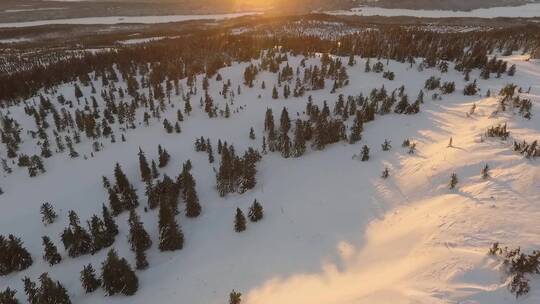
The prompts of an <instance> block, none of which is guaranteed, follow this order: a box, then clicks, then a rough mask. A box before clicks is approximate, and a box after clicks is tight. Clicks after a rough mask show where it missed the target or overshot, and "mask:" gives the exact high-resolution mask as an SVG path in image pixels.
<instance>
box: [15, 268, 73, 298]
mask: <svg viewBox="0 0 540 304" xmlns="http://www.w3.org/2000/svg"><path fill="white" fill-rule="evenodd" d="M23 282H24V291H25V293H26V295H27V297H28V302H29V303H30V304H71V300H70V298H69V295H68V293H67V290H66V289H65V288H64V286H63V285H62V284H60V282H58V281H56V282H54V281H53V280H52V279H51V278H50V277H49V275H48V274H47V273H46V272H45V273H43V274H41V275H40V276H39V283H40V286H39V288H37V286H36V283H34V282H32V281H31V280H30V279H29V278H28V277H25V278H24V279H23Z"/></svg>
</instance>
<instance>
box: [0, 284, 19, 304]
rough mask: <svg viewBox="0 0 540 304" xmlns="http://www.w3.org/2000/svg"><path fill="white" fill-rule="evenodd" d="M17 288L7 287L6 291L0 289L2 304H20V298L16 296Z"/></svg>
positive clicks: (0, 301)
mask: <svg viewBox="0 0 540 304" xmlns="http://www.w3.org/2000/svg"><path fill="white" fill-rule="evenodd" d="M16 293H17V291H16V290H13V289H10V288H9V287H7V288H6V289H5V290H4V291H0V303H2V304H19V300H17V298H16V297H15V294H16Z"/></svg>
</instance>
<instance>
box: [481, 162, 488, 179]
mask: <svg viewBox="0 0 540 304" xmlns="http://www.w3.org/2000/svg"><path fill="white" fill-rule="evenodd" d="M482 178H483V179H487V178H489V166H488V164H486V165H485V166H484V168H483V169H482Z"/></svg>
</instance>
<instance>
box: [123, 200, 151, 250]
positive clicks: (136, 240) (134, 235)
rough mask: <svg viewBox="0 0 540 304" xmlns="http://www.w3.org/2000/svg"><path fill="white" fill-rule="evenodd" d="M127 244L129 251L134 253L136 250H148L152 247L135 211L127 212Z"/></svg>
mask: <svg viewBox="0 0 540 304" xmlns="http://www.w3.org/2000/svg"><path fill="white" fill-rule="evenodd" d="M128 223H129V239H128V241H129V244H130V245H131V250H132V251H133V252H136V251H137V250H142V251H145V250H148V249H149V248H150V247H151V246H152V240H151V239H150V235H149V234H148V232H146V230H145V229H144V225H143V223H142V222H141V219H140V218H139V215H138V214H137V212H136V211H135V210H130V212H129V220H128Z"/></svg>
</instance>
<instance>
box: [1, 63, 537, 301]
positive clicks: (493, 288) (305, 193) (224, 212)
mask: <svg viewBox="0 0 540 304" xmlns="http://www.w3.org/2000/svg"><path fill="white" fill-rule="evenodd" d="M300 59H301V58H295V57H292V56H291V57H290V58H289V62H290V64H291V66H293V69H295V68H296V66H297V65H298V63H299V61H300ZM507 59H508V60H510V61H512V62H514V63H516V64H517V65H518V72H517V74H516V76H514V77H513V78H511V77H508V76H503V77H502V78H500V79H495V78H492V79H490V80H479V85H480V87H481V88H482V93H485V92H486V91H487V89H488V88H490V89H491V91H492V92H494V93H496V92H498V90H499V89H500V88H501V87H503V86H504V85H505V84H506V83H509V82H514V83H516V84H518V85H520V86H522V87H523V88H524V89H525V90H526V89H527V88H528V87H529V86H532V90H531V93H530V96H529V97H530V98H532V100H533V101H534V103H535V104H534V106H533V110H532V112H533V118H532V119H531V120H530V121H528V120H525V119H523V118H521V117H520V116H519V115H512V114H511V113H509V112H505V113H501V114H499V115H497V116H496V117H491V113H492V112H493V111H494V110H495V109H496V106H497V105H496V104H497V101H496V99H495V98H483V97H479V96H477V97H465V96H463V95H462V93H461V91H462V89H463V86H464V84H465V82H464V81H463V79H462V78H463V77H462V75H461V74H460V73H458V72H456V71H455V70H454V69H453V68H450V69H449V72H448V73H447V74H440V73H439V72H438V71H437V70H433V69H426V70H424V71H422V72H418V71H417V69H416V68H415V67H413V68H409V65H408V64H401V63H396V62H392V61H390V65H389V69H390V70H392V71H393V72H395V73H396V80H394V81H388V80H386V79H383V78H382V77H381V74H375V73H364V62H365V61H364V60H363V59H362V60H360V59H358V61H359V62H358V64H357V65H356V66H354V67H348V74H349V76H350V85H349V86H347V87H345V88H343V89H341V90H339V91H338V92H337V93H336V94H331V93H329V89H328V87H331V84H330V83H327V89H325V90H322V91H313V92H308V93H307V95H309V94H311V95H312V96H313V100H314V103H316V104H318V105H322V103H323V101H324V100H327V101H328V103H329V105H330V106H331V107H332V105H333V103H334V101H335V100H337V95H338V94H340V93H341V94H344V95H345V96H347V95H357V94H359V93H363V94H364V95H368V94H369V92H370V91H371V89H373V88H379V87H380V86H381V85H382V84H384V85H385V87H386V88H387V90H388V91H391V90H393V89H396V88H398V87H399V86H401V85H402V84H404V85H405V87H406V92H407V93H408V94H409V96H410V98H411V99H412V98H414V97H415V96H416V95H417V93H418V91H419V90H420V89H421V88H423V85H424V81H425V80H426V79H427V78H428V77H430V76H432V75H438V76H440V77H442V80H443V81H447V80H454V81H456V93H454V94H451V95H445V96H444V97H443V99H442V100H440V101H432V100H431V98H430V96H429V95H430V94H426V98H425V100H426V102H425V104H424V105H422V108H421V112H420V113H419V114H417V115H410V116H409V115H397V114H390V115H386V116H382V117H377V118H376V120H375V121H373V122H370V123H367V124H366V125H365V126H364V133H363V139H362V141H361V142H359V143H357V144H355V145H349V144H346V143H338V144H334V145H332V146H329V147H328V148H327V149H325V150H324V151H312V150H310V149H308V152H307V153H306V155H304V156H303V157H301V158H299V159H283V158H281V156H279V154H277V153H269V154H267V155H265V156H264V157H263V160H262V162H261V164H260V165H259V166H258V170H259V173H258V174H257V179H258V184H257V186H256V187H255V189H253V190H251V191H248V192H247V193H245V194H243V195H229V196H227V197H226V198H220V197H219V196H218V194H217V192H216V191H215V174H214V172H213V170H212V166H211V165H209V164H208V161H207V155H206V154H205V153H198V152H195V151H194V149H193V141H194V139H195V138H196V137H200V136H204V137H210V138H211V139H212V141H213V144H215V143H216V142H217V139H222V140H227V142H229V143H233V144H234V145H235V147H236V148H237V150H238V151H244V149H246V148H247V147H250V146H253V147H256V148H260V146H261V144H262V134H263V130H264V126H263V121H264V112H265V110H266V108H267V107H271V108H272V109H273V112H274V116H275V118H276V120H277V119H279V113H280V112H281V109H282V108H283V107H284V106H285V107H287V108H288V111H289V114H290V116H291V119H295V118H296V115H297V114H296V113H297V112H298V113H299V115H301V116H302V112H303V111H304V110H305V102H306V99H307V97H304V98H289V99H287V100H284V99H279V100H273V99H271V88H272V87H273V85H274V84H275V82H276V79H275V78H276V76H275V74H270V73H267V72H263V73H260V74H259V75H258V76H257V81H256V83H255V87H254V88H251V89H250V88H247V87H245V86H242V94H241V95H237V96H236V98H235V101H234V105H233V106H232V109H238V110H239V111H238V112H236V111H233V113H232V117H231V118H230V119H224V118H215V119H208V117H207V115H206V113H204V112H203V111H202V109H200V108H199V106H198V100H199V97H200V96H201V91H202V90H200V91H199V94H198V95H197V96H195V97H193V98H192V105H193V107H194V111H193V113H192V114H191V116H189V117H188V116H186V117H185V118H186V120H185V121H184V122H183V123H182V133H181V134H167V133H165V130H164V129H163V127H162V124H161V123H160V122H159V121H155V120H154V121H152V122H151V124H152V126H150V127H148V128H145V127H142V126H138V127H137V129H135V130H128V131H127V132H126V134H127V142H126V143H120V142H117V143H114V144H112V143H108V142H104V145H105V148H104V150H103V151H101V152H98V153H96V155H95V157H93V158H89V159H88V160H84V159H83V157H82V155H87V156H90V151H91V143H90V142H85V141H83V144H80V145H77V147H76V149H77V151H78V152H79V153H80V154H81V157H79V158H78V159H70V158H69V156H68V155H67V154H66V153H64V154H61V155H59V154H54V156H53V157H52V158H50V159H47V160H46V163H45V166H46V169H47V173H46V174H44V175H41V176H38V177H36V178H29V177H28V175H27V172H26V170H21V169H20V168H17V167H16V166H14V173H13V174H11V175H7V176H3V177H2V179H1V180H0V186H1V187H2V189H3V190H4V192H5V193H4V194H3V195H1V196H0V205H2V210H3V212H2V213H0V233H1V234H4V235H5V234H8V233H13V234H16V235H17V236H20V237H21V238H22V239H23V241H24V242H25V246H26V247H27V248H28V250H29V251H30V252H31V253H32V255H33V257H34V265H33V266H31V267H30V268H29V269H28V270H27V271H23V272H21V273H14V274H11V275H9V276H5V277H0V289H4V288H5V287H6V286H11V287H13V288H15V289H17V290H18V291H19V292H18V296H19V298H20V299H21V300H23V299H24V292H23V288H22V283H21V278H23V277H24V276H25V275H28V276H30V277H31V278H34V279H35V278H36V277H37V276H38V275H39V274H41V273H42V272H45V271H46V272H49V274H50V275H51V277H52V278H54V279H58V280H60V281H61V282H62V283H63V284H64V286H65V287H66V288H67V289H68V291H69V293H70V296H71V299H72V301H73V302H74V303H149V302H155V301H156V300H158V301H159V302H160V303H179V302H183V303H209V304H213V303H224V302H225V301H226V299H227V297H228V294H229V292H230V291H231V290H232V289H235V290H239V291H241V292H242V293H243V294H244V296H243V299H244V302H245V303H249V304H266V303H313V304H317V303H320V304H328V303H336V304H348V303H456V302H465V303H512V302H514V301H515V300H514V296H513V295H511V294H510V293H509V292H508V290H507V289H506V287H505V286H504V282H503V281H502V273H501V272H499V271H498V269H497V267H498V265H497V262H496V261H495V260H493V259H491V258H488V257H487V256H486V252H487V249H488V247H489V246H490V245H491V244H492V243H493V242H496V241H498V242H500V243H501V244H504V245H509V246H512V247H515V246H522V247H524V248H525V249H534V248H538V247H540V241H539V240H538V235H539V234H540V221H538V219H540V206H539V205H538V204H537V202H538V201H539V199H540V184H539V183H540V170H539V166H538V163H537V160H536V161H534V160H527V159H524V158H523V157H522V156H521V155H519V154H517V153H514V152H513V151H512V149H511V140H509V141H507V142H501V141H498V140H493V139H488V140H486V141H484V142H480V140H479V138H480V134H483V133H484V132H485V130H486V128H488V127H490V126H492V125H494V124H497V123H499V122H508V125H509V129H510V131H511V136H515V137H516V138H518V139H528V140H530V139H533V138H534V139H538V137H539V134H540V123H539V122H540V116H539V115H538V113H540V109H539V102H540V85H539V83H540V64H538V63H533V62H527V61H524V60H523V57H520V56H515V57H511V58H507ZM318 61H319V60H318V59H317V58H312V59H309V60H308V65H309V64H315V63H318ZM342 61H343V62H347V59H346V58H343V60H342ZM372 62H374V61H372ZM246 66H247V64H246V63H242V64H235V65H233V66H232V67H229V68H224V69H222V70H220V73H221V74H222V75H223V79H225V80H226V79H231V81H232V88H236V86H237V85H238V84H241V82H242V75H243V71H244V68H245V67H246ZM478 74H479V71H473V72H472V73H471V79H474V78H478ZM411 75H414V77H412V76H411ZM263 80H264V81H265V83H266V90H261V89H260V85H261V83H262V81H263ZM200 83H201V77H199V79H198V85H199V86H200ZM95 85H96V89H97V91H98V92H100V90H101V87H100V82H96V83H95ZM184 87H185V83H184ZM210 87H211V91H212V95H213V97H214V101H215V102H216V103H218V104H219V105H220V107H222V106H223V105H224V103H225V100H224V99H223V97H221V96H220V95H219V93H218V91H219V90H220V89H221V82H216V81H215V80H211V82H210ZM59 91H61V92H64V95H65V96H66V98H67V99H71V100H75V97H74V95H73V86H72V85H64V86H61V87H60V88H59ZM83 91H84V92H85V95H88V94H89V93H90V91H89V88H83ZM258 95H261V98H260V99H259V98H258ZM52 96H56V95H52ZM96 98H98V99H99V98H100V97H99V94H97V95H96ZM172 103H173V104H174V105H175V106H174V108H169V110H168V112H167V113H166V116H165V117H167V118H169V120H171V121H175V120H176V119H175V115H176V110H177V109H179V108H180V109H182V108H183V101H180V98H179V97H178V96H174V97H173V102H172ZM472 103H476V104H477V106H478V108H477V111H476V113H475V114H474V115H473V116H472V117H466V115H465V113H466V112H468V110H469V109H470V107H471V105H472ZM240 107H242V109H240ZM8 110H9V111H10V113H11V115H12V116H13V117H14V118H16V119H17V120H19V121H20V122H24V125H23V127H24V128H25V129H33V128H35V125H34V122H33V121H32V120H31V119H29V117H28V116H26V115H25V114H24V111H23V108H22V107H21V106H19V107H12V108H9V109H2V110H1V111H2V112H3V113H5V111H8ZM138 115H140V116H142V113H138ZM302 117H303V116H302ZM139 120H140V119H139ZM349 123H350V120H349ZM251 126H253V127H254V129H255V133H256V135H257V139H256V140H255V141H252V140H250V139H249V138H248V133H249V128H250V127H251ZM115 133H116V134H117V136H118V135H119V134H120V133H118V132H116V130H115ZM22 134H26V132H25V131H23V133H22ZM24 136H25V137H24V138H25V143H24V144H23V146H22V147H21V149H22V151H23V152H26V153H29V154H30V153H32V154H33V153H37V152H38V151H36V150H35V140H33V139H31V138H29V137H28V136H27V135H24ZM450 137H452V138H453V143H454V144H453V146H454V147H452V148H448V147H447V144H448V140H449V138H450ZM405 138H411V139H412V140H413V141H414V142H416V143H418V146H417V148H418V152H417V153H416V154H414V155H410V154H408V153H407V149H405V148H402V147H401V142H402V141H403V140H404V139H405ZM384 139H389V140H391V141H392V145H393V148H392V150H391V151H389V152H383V151H381V150H380V144H382V142H383V141H384ZM158 144H161V145H162V146H163V147H164V148H166V149H167V150H168V151H169V153H170V154H171V156H172V158H171V162H170V164H169V165H168V166H167V167H166V168H165V170H163V171H162V172H161V173H162V174H163V173H167V174H168V175H169V176H176V175H177V174H178V173H179V171H180V169H181V164H182V162H184V161H185V160H187V159H191V161H192V162H193V174H194V176H195V178H196V181H197V191H198V194H199V198H200V201H201V204H202V208H203V212H202V215H201V216H200V217H198V218H195V219H187V218H185V216H184V215H180V216H178V217H177V220H178V221H179V222H180V224H181V226H182V229H183V232H184V234H185V239H186V243H185V248H184V249H183V250H181V251H177V252H172V253H161V252H159V251H158V249H157V246H156V245H155V244H156V243H157V234H158V230H157V228H158V227H157V213H156V212H155V211H150V212H148V213H145V212H143V211H142V208H143V206H144V205H145V200H144V195H143V193H144V184H143V183H142V182H141V181H140V175H139V167H138V158H137V152H138V148H139V147H141V148H142V149H143V150H144V151H145V152H146V155H147V157H149V158H154V159H155V158H156V157H157V145H158ZM364 144H367V145H368V146H369V147H370V148H371V151H372V152H371V159H370V161H368V162H360V161H359V160H356V159H352V156H353V154H358V153H359V151H360V148H361V146H362V145H364ZM2 153H5V151H2ZM117 161H118V162H120V164H121V165H122V167H123V169H124V172H125V173H126V174H127V175H128V177H129V179H130V181H131V182H133V183H135V186H136V188H137V189H138V193H139V197H140V198H141V199H140V200H141V205H142V206H141V207H139V214H140V215H141V217H142V220H143V221H144V223H145V228H146V229H147V231H148V232H149V233H150V235H151V237H152V239H153V240H154V246H153V247H152V248H151V249H150V251H149V252H148V253H149V254H148V257H149V262H150V267H149V268H148V269H147V270H145V271H140V272H137V274H138V276H139V279H140V289H139V291H138V293H137V294H136V295H135V296H134V297H122V296H115V297H104V293H103V291H101V290H98V291H97V292H95V293H94V294H91V295H86V294H84V292H83V290H82V288H81V286H80V282H79V280H78V278H79V271H80V270H81V269H82V266H83V265H85V264H87V263H90V262H91V263H92V264H93V265H94V266H95V267H99V265H100V264H101V262H102V261H103V260H104V257H105V254H106V251H107V250H102V251H101V252H99V253H97V254H96V255H94V256H83V257H79V258H76V259H72V258H69V257H67V254H66V252H64V250H63V248H62V246H61V244H60V239H59V234H60V232H61V231H62V229H63V228H64V227H65V226H66V225H67V212H68V211H69V210H70V209H74V210H76V211H77V213H78V214H79V216H80V217H81V220H82V221H85V220H87V219H88V218H89V217H90V216H91V215H92V214H94V213H99V212H100V211H101V204H102V203H106V202H107V195H106V193H105V191H104V190H103V187H102V184H101V176H103V175H105V176H109V177H112V171H113V167H114V164H115V163H116V162H117ZM486 162H487V163H489V165H490V167H491V168H492V171H491V178H490V179H489V180H487V181H485V180H483V179H481V178H480V176H479V175H480V170H481V168H482V167H483V166H484V164H485V163H486ZM213 167H217V164H216V163H215V164H213ZM384 167H389V169H390V178H388V179H386V180H383V179H381V178H380V173H381V172H382V170H383V169H384ZM452 172H456V173H457V175H458V177H459V184H458V186H457V188H458V189H456V190H448V182H449V180H450V174H451V173H452ZM255 198H256V199H257V200H259V201H260V202H262V204H263V207H264V208H265V218H264V219H263V220H262V222H260V223H257V224H252V223H250V224H248V229H247V231H245V232H243V233H240V234H238V233H235V232H234V231H233V216H234V211H235V209H236V207H240V208H242V209H243V210H247V208H248V207H249V205H250V204H251V203H252V202H253V199H255ZM45 201H50V202H51V203H53V205H54V206H55V208H56V210H57V211H58V213H59V220H58V221H57V222H56V223H54V224H52V225H49V226H46V227H44V226H43V225H42V224H41V222H40V215H39V206H40V205H41V204H42V203H43V202H45ZM116 220H117V223H118V224H119V226H120V230H121V231H120V235H119V236H118V237H117V239H116V242H115V245H114V246H115V247H116V248H117V249H118V251H119V254H120V256H125V257H127V258H128V260H129V261H130V262H131V263H132V264H134V254H133V253H132V252H131V251H130V250H129V247H128V243H127V232H128V227H127V214H122V215H120V216H119V217H118V218H117V219H116ZM42 235H49V236H51V237H52V239H53V241H54V242H55V243H56V245H57V246H58V248H59V249H60V253H61V254H62V256H63V257H64V261H63V262H62V263H61V264H59V265H56V266H53V267H49V266H48V265H47V264H46V263H45V262H43V261H42V259H41V254H42V246H41V236H42ZM539 285H540V282H539V280H538V279H536V280H535V281H533V286H532V291H531V293H530V294H529V295H528V296H526V297H524V298H523V299H521V298H520V299H519V300H518V301H516V302H519V303H538V301H539V300H540V291H539V290H540V289H539V288H540V286H539ZM535 287H536V288H535Z"/></svg>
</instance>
